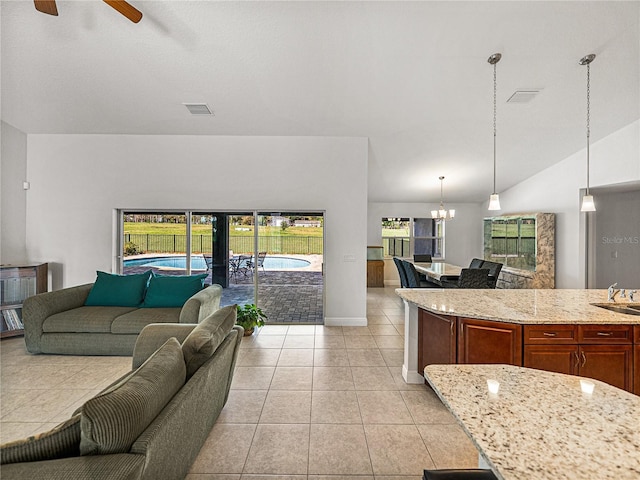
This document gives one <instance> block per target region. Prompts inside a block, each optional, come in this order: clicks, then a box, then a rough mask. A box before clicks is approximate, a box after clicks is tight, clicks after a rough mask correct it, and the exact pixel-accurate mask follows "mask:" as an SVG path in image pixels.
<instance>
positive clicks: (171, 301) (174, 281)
mask: <svg viewBox="0 0 640 480" xmlns="http://www.w3.org/2000/svg"><path fill="white" fill-rule="evenodd" d="M205 278H207V274H206V273H203V274H200V275H152V276H151V279H150V280H149V287H148V288H147V291H146V293H145V296H144V302H143V303H142V307H143V308H162V307H182V306H183V305H184V304H185V302H186V301H187V300H189V298H191V296H193V295H195V294H196V293H198V292H199V291H200V290H202V288H203V286H204V279H205Z"/></svg>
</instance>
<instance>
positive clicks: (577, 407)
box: [425, 365, 640, 480]
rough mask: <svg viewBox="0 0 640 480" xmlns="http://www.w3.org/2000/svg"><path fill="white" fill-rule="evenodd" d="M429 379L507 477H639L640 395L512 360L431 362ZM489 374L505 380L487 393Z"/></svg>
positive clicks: (485, 455) (511, 479)
mask: <svg viewBox="0 0 640 480" xmlns="http://www.w3.org/2000/svg"><path fill="white" fill-rule="evenodd" d="M425 378H426V379H427V381H428V382H429V384H431V386H432V387H433V388H434V390H435V391H436V393H437V394H438V396H439V397H440V399H441V400H442V401H443V402H444V404H445V405H446V406H447V408H449V410H451V412H452V413H453V415H454V416H455V417H456V419H457V420H458V422H459V423H460V424H461V425H462V427H463V428H464V429H465V431H466V432H467V435H469V437H470V438H471V440H472V441H473V443H474V444H475V445H476V447H477V448H478V450H479V451H480V454H481V455H482V457H483V458H484V459H485V460H486V461H487V463H488V464H489V466H490V467H491V468H492V469H493V471H494V473H496V476H497V477H498V478H499V479H502V480H522V479H536V480H547V479H548V480H562V479H572V480H573V479H592V478H593V479H612V480H614V479H615V480H623V479H633V480H637V479H638V478H640V397H638V396H636V395H633V394H631V393H628V392H625V391H623V390H620V389H618V388H615V387H612V386H610V385H607V384H606V383H603V382H599V381H598V380H592V379H589V381H590V382H592V383H593V384H595V389H594V391H593V393H592V394H586V393H582V391H581V388H580V377H576V376H572V375H563V374H559V373H551V372H544V371H541V370H534V369H529V368H522V367H515V366H511V365H429V366H427V367H426V368H425ZM487 379H494V380H497V381H498V382H500V388H499V391H498V393H497V394H492V393H489V392H488V389H487Z"/></svg>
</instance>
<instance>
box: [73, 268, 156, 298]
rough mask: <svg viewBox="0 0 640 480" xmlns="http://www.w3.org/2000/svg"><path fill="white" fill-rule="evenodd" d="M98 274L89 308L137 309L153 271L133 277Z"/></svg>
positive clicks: (90, 295)
mask: <svg viewBox="0 0 640 480" xmlns="http://www.w3.org/2000/svg"><path fill="white" fill-rule="evenodd" d="M96 273H97V274H98V276H97V278H96V281H95V283H94V284H93V287H91V291H90V292H89V296H88V297H87V300H86V301H85V302H84V304H85V305H87V306H93V307H95V306H118V307H137V306H139V305H140V304H141V303H142V300H143V299H144V292H145V290H146V288H147V283H148V282H149V277H150V276H151V270H148V271H146V272H144V273H135V274H132V275H115V274H111V273H106V272H96Z"/></svg>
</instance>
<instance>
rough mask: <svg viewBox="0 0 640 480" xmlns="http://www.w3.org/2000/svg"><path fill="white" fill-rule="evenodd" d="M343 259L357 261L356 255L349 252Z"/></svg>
mask: <svg viewBox="0 0 640 480" xmlns="http://www.w3.org/2000/svg"><path fill="white" fill-rule="evenodd" d="M343 261H345V262H355V261H356V256H355V255H352V254H347V255H345V256H344V257H343Z"/></svg>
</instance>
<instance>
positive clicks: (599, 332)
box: [578, 325, 633, 344]
mask: <svg viewBox="0 0 640 480" xmlns="http://www.w3.org/2000/svg"><path fill="white" fill-rule="evenodd" d="M578 342H580V343H599V344H606V343H616V344H631V343H633V329H632V325H578Z"/></svg>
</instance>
